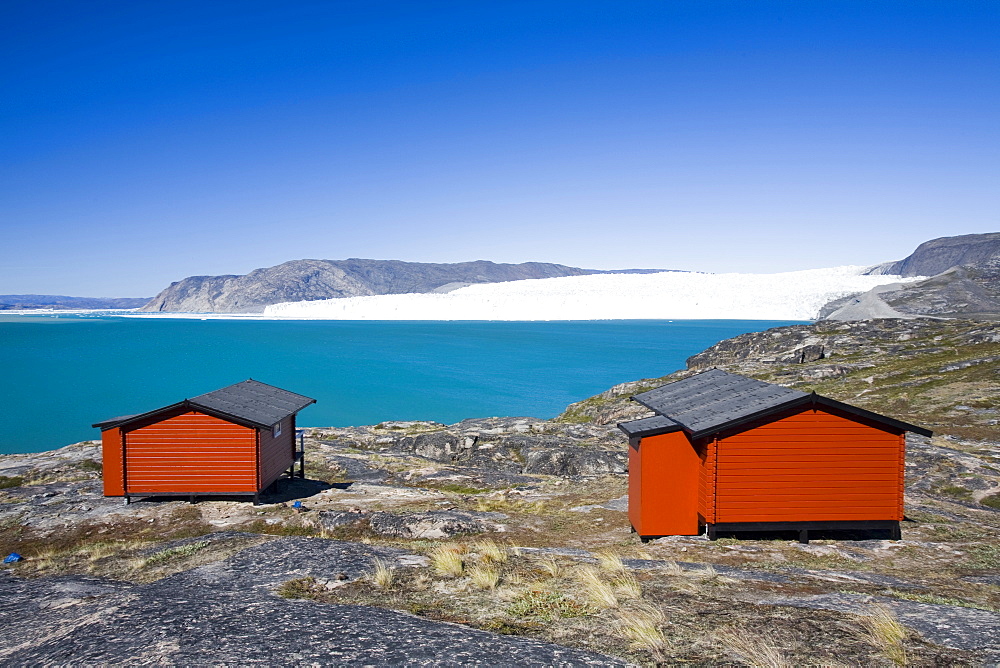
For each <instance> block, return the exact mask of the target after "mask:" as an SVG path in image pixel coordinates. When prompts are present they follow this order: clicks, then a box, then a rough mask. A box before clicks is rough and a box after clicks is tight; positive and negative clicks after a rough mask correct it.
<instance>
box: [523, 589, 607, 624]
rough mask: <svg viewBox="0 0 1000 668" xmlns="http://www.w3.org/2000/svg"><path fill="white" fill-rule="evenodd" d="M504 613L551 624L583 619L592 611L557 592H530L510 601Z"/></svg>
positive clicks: (588, 607)
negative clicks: (563, 619)
mask: <svg viewBox="0 0 1000 668" xmlns="http://www.w3.org/2000/svg"><path fill="white" fill-rule="evenodd" d="M506 612H507V614H508V615H509V616H511V617H515V618H528V619H536V620H539V621H543V622H551V621H552V620H554V619H560V618H569V617H583V616H585V615H589V614H591V613H592V612H593V609H592V608H591V607H590V606H589V605H586V604H585V603H580V602H579V601H576V600H574V599H571V598H569V597H567V596H564V595H563V594H560V593H557V592H553V591H538V590H531V591H526V592H524V593H523V594H521V595H520V596H518V597H517V598H515V599H514V600H513V601H511V603H510V605H509V606H507V610H506Z"/></svg>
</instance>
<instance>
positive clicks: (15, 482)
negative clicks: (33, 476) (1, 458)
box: [0, 475, 24, 489]
mask: <svg viewBox="0 0 1000 668" xmlns="http://www.w3.org/2000/svg"><path fill="white" fill-rule="evenodd" d="M23 484H24V478H22V477H21V476H19V475H12V476H6V475H0V489H11V488H12V487H20V486H21V485H23Z"/></svg>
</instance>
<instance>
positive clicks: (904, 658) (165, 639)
mask: <svg viewBox="0 0 1000 668" xmlns="http://www.w3.org/2000/svg"><path fill="white" fill-rule="evenodd" d="M938 337H940V338H938ZM997 360H1000V325H988V324H983V323H951V326H943V325H941V323H939V322H936V321H905V322H904V321H885V322H882V323H875V324H872V323H824V324H820V325H816V326H798V327H790V328H781V329H780V330H772V331H771V332H765V333H759V334H751V335H745V336H744V337H737V339H733V340H730V341H727V342H723V343H722V344H719V345H718V346H716V347H714V348H713V349H710V350H709V351H706V353H703V354H702V355H698V356H695V357H694V358H692V359H691V360H690V361H689V366H690V367H691V369H690V370H688V371H685V372H681V373H680V374H678V375H684V374H685V373H691V372H692V371H693V370H696V369H701V368H707V367H710V366H719V367H721V368H726V369H728V370H733V371H737V372H740V373H746V374H748V375H756V376H758V377H763V378H766V379H768V380H772V381H776V382H782V383H786V384H790V385H795V386H797V387H815V388H816V389H817V390H818V391H820V392H821V393H824V394H829V395H831V396H834V397H836V398H839V399H844V400H847V401H851V402H852V403H857V404H859V405H863V406H867V407H870V408H873V409H875V410H883V411H885V412H889V413H891V414H894V415H898V416H899V417H902V418H903V419H906V420H909V421H912V422H916V423H918V424H925V425H928V426H930V427H931V428H933V429H935V430H936V434H935V436H934V437H933V438H931V439H927V438H922V437H917V438H912V439H911V440H910V441H909V443H908V448H909V451H908V461H907V493H906V508H907V517H908V521H907V522H905V523H904V526H903V540H902V541H886V540H878V539H871V538H870V537H867V536H863V535H855V536H848V535H828V536H820V537H819V539H818V540H814V541H812V542H811V543H810V544H808V545H801V544H799V543H797V542H794V541H792V540H789V537H786V536H780V535H776V536H769V537H765V538H764V539H753V540H749V539H743V540H737V539H735V538H725V539H720V540H718V541H714V542H712V541H708V540H706V539H704V538H702V537H676V538H665V539H660V540H657V541H653V542H651V543H646V544H643V543H641V542H640V541H639V540H638V539H637V538H636V537H635V536H634V535H633V534H631V533H630V531H629V526H628V522H627V519H626V515H625V509H626V508H627V497H626V492H627V480H626V476H625V465H626V459H625V447H626V446H625V441H624V437H623V436H622V435H621V434H620V433H619V432H618V431H617V430H616V429H615V428H614V426H613V422H614V421H615V420H617V419H620V418H622V417H628V416H632V415H636V414H637V412H636V408H635V407H634V404H630V403H629V402H628V401H627V395H630V394H634V393H635V392H638V391H641V389H643V388H645V387H647V386H649V385H651V384H657V383H659V382H662V379H657V380H650V381H639V382H637V383H631V384H627V385H625V386H619V387H617V388H614V389H613V390H611V391H609V392H607V393H605V394H603V395H600V396H599V397H595V398H592V399H590V400H587V401H585V402H581V403H580V404H576V405H574V406H573V407H570V409H569V410H568V411H567V413H565V414H564V415H563V416H562V417H561V418H560V419H558V420H553V421H543V420H537V419H531V418H491V419H483V420H466V421H464V422H461V423H458V424H455V425H441V424H437V423H432V422H397V423H383V424H381V425H377V426H368V427H353V428H343V429H308V430H306V432H305V437H306V450H307V453H308V455H307V457H308V463H307V476H306V479H304V480H294V481H289V482H286V483H285V484H284V485H283V486H282V488H281V489H280V490H279V492H278V493H276V494H273V495H271V496H268V497H266V498H264V503H263V504H262V505H260V506H256V507H255V506H252V505H251V504H249V503H247V502H245V501H242V500H238V499H224V500H210V501H201V502H199V503H197V504H194V505H192V504H189V503H186V502H185V501H183V500H180V499H177V500H171V499H161V500H155V501H154V500H144V501H140V502H137V503H133V504H132V505H130V506H125V505H122V503H121V501H120V500H117V499H105V498H104V497H102V496H101V495H100V482H99V471H100V455H99V449H98V448H97V446H96V444H94V443H83V444H76V445H74V446H69V447H67V448H63V449H61V450H56V451H53V452H50V453H41V454H37V455H10V456H6V457H2V458H0V476H2V477H0V488H2V489H0V527H2V531H0V550H2V551H3V554H7V553H9V552H11V551H17V552H19V553H21V554H22V555H24V556H25V560H24V561H21V562H19V563H17V564H12V565H8V566H7V567H6V570H5V571H2V572H0V592H2V593H0V619H2V622H0V629H2V630H0V637H2V638H3V642H2V643H0V664H5V665H7V664H9V665H22V664H29V663H30V664H39V663H40V664H63V663H71V662H73V663H85V664H103V663H169V664H190V663H213V664H227V663H236V662H255V663H311V664H312V663H318V664H334V663H336V664H345V665H355V664H367V665H371V664H377V665H384V664H420V665H424V664H434V665H439V664H444V665H451V664H455V665H469V664H484V665H485V664H490V665H497V664H500V665H503V664H518V665H520V664H528V665H532V664H537V665H556V664H559V665H587V664H590V663H596V664H602V665H603V664H615V663H643V664H649V663H654V662H660V663H665V664H676V663H693V664H698V665H716V664H720V663H729V664H732V663H742V664H746V665H799V664H809V665H865V666H868V665H893V664H900V663H910V664H913V665H1000V640H998V639H1000V503H998V500H1000V449H998V447H997V442H996V440H997V439H996V433H997V431H996V428H995V427H996V420H997V418H998V417H1000V416H998V415H997V410H998V402H997V397H998V396H1000V373H998V368H1000V365H998V362H997ZM667 378H668V379H669V377H667ZM869 378H870V379H871V380H869ZM961 406H965V407H966V408H961ZM294 500H300V501H301V502H302V504H303V506H304V508H303V509H301V510H298V511H297V510H296V509H294V508H292V507H290V503H291V502H292V501H294ZM894 632H895V633H897V635H893V634H894Z"/></svg>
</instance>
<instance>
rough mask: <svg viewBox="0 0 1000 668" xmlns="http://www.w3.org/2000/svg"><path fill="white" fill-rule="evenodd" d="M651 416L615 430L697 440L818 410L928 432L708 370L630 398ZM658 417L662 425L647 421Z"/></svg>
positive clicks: (815, 396) (831, 401)
mask: <svg viewBox="0 0 1000 668" xmlns="http://www.w3.org/2000/svg"><path fill="white" fill-rule="evenodd" d="M632 399H633V400H635V401H637V402H639V403H640V404H642V405H643V406H645V407H646V408H649V409H650V410H652V411H654V412H656V413H657V415H656V416H654V417H650V418H643V419H642V420H633V421H631V422H623V423H621V424H619V425H618V427H619V429H621V430H622V431H623V432H625V433H626V434H628V435H629V436H630V437H631V436H650V435H653V434H661V433H666V432H668V431H675V430H676V429H677V426H679V427H680V428H681V429H683V430H684V431H685V432H687V433H688V434H689V435H690V436H691V437H692V438H701V437H703V436H708V435H710V434H714V433H716V432H718V431H721V430H723V429H727V428H730V427H735V426H738V425H740V424H744V423H746V422H750V421H752V420H756V419H758V418H761V417H764V416H767V415H769V414H771V413H776V412H778V411H781V410H785V409H788V408H794V407H797V406H803V405H822V406H825V407H827V408H831V409H834V410H839V411H841V412H845V413H849V414H852V415H855V416H857V417H860V418H862V419H865V420H869V421H872V422H876V423H879V424H882V425H884V426H886V427H889V428H891V429H897V430H899V431H912V432H915V433H918V434H922V435H924V436H930V435H931V432H930V431H928V430H927V429H924V428H922V427H917V426H915V425H912V424H908V423H906V422H902V421H900V420H894V419H893V418H889V417H886V416H884V415H879V414H878V413H872V412H871V411H866V410H864V409H862V408H857V407H856V406H851V405H850V404H845V403H843V402H840V401H836V400H834V399H830V398H828V397H824V396H820V395H818V394H816V393H812V394H807V393H805V392H800V391H799V390H793V389H791V388H788V387H782V386H781V385H774V384H772V383H765V382H764V381H761V380H755V379H753V378H747V377H745V376H740V375H737V374H735V373H727V372H725V371H722V370H720V369H711V370H709V371H704V372H702V373H699V374H696V375H694V376H689V377H687V378H685V379H683V380H678V381H675V382H673V383H668V384H666V385H663V386H662V387H658V388H656V389H655V390H650V391H648V392H643V393H642V394H637V395H635V396H634V397H632ZM657 418H663V419H665V420H667V422H664V423H662V424H660V423H655V422H651V421H653V420H656V419H657Z"/></svg>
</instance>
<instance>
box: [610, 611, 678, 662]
mask: <svg viewBox="0 0 1000 668" xmlns="http://www.w3.org/2000/svg"><path fill="white" fill-rule="evenodd" d="M666 623H667V617H666V615H664V614H663V611H662V610H661V609H660V608H657V607H655V606H653V605H649V604H647V603H640V604H638V605H636V606H633V607H631V608H629V609H627V610H621V611H619V612H618V619H617V621H616V622H615V631H616V632H617V633H618V635H620V636H621V637H623V638H625V639H626V640H628V641H630V642H631V643H632V646H633V647H637V648H640V649H646V650H649V651H651V652H653V653H654V656H656V657H657V660H660V659H661V658H662V657H661V656H660V655H659V653H660V652H661V651H662V650H663V648H664V647H665V646H666V644H667V640H666V638H665V637H664V636H663V630H662V629H661V628H660V627H661V626H663V625H664V624H666Z"/></svg>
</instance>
